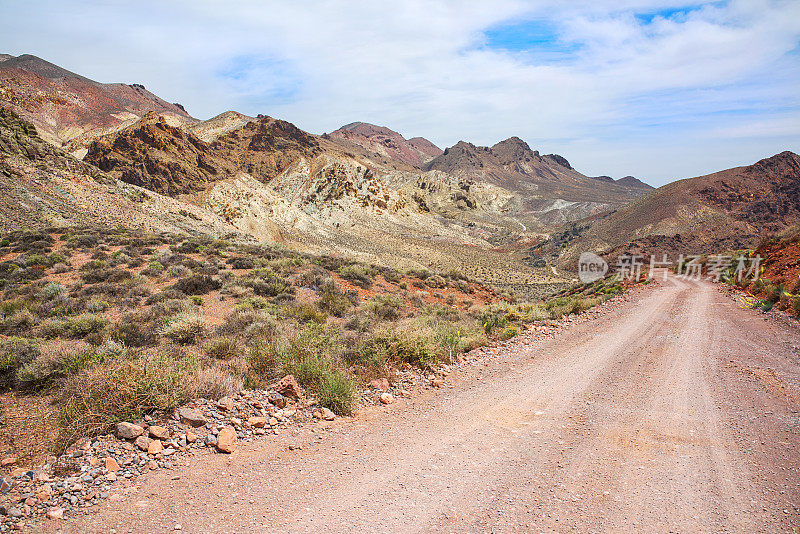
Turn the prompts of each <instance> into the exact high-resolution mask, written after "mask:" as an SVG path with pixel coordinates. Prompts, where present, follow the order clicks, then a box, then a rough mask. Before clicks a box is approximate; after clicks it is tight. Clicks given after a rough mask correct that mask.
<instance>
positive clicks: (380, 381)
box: [369, 378, 389, 391]
mask: <svg viewBox="0 0 800 534" xmlns="http://www.w3.org/2000/svg"><path fill="white" fill-rule="evenodd" d="M369 387H371V388H372V389H377V390H378V391H389V381H388V380H387V379H385V378H376V379H375V380H373V381H372V382H370V383H369Z"/></svg>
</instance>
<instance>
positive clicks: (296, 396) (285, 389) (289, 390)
mask: <svg viewBox="0 0 800 534" xmlns="http://www.w3.org/2000/svg"><path fill="white" fill-rule="evenodd" d="M275 391H277V392H278V393H280V394H281V395H283V396H284V397H288V398H290V399H293V400H300V398H301V397H303V395H305V391H303V388H301V387H300V384H298V383H297V380H295V378H294V375H286V376H284V377H283V378H281V380H280V382H278V384H277V385H276V386H275Z"/></svg>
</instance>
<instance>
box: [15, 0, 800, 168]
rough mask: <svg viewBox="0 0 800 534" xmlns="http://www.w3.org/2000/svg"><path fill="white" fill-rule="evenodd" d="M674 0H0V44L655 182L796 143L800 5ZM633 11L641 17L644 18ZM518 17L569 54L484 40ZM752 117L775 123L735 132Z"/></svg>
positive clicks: (201, 90) (91, 67) (252, 102)
mask: <svg viewBox="0 0 800 534" xmlns="http://www.w3.org/2000/svg"><path fill="white" fill-rule="evenodd" d="M675 7H678V8H680V7H681V6H680V5H678V6H676V2H666V1H656V0H640V1H636V2H625V3H620V2H611V1H610V0H598V1H588V0H587V1H585V2H584V1H572V2H566V1H558V0H552V1H544V0H542V1H530V2H525V1H521V0H519V1H516V0H501V1H499V2H485V1H466V2H465V1H457V0H452V1H439V2H429V1H422V0H404V1H395V2H376V1H374V0H372V1H366V0H362V1H347V2H344V1H341V2H334V1H330V0H328V1H319V2H312V1H294V2H282V1H277V0H275V1H256V0H252V1H245V0H238V1H232V2H224V3H223V2H212V1H197V0H195V1H191V2H190V1H180V2H155V1H150V2H140V3H138V4H137V5H136V6H135V7H134V6H132V5H129V4H126V3H108V2H99V1H98V2H75V1H60V2H54V1H45V0H39V1H32V2H26V3H11V2H8V3H7V5H3V0H0V8H2V11H3V13H4V18H3V21H2V22H0V32H2V33H0V35H2V36H3V37H0V47H3V48H5V49H6V50H4V51H8V52H11V53H17V54H19V53H33V54H36V55H39V56H42V57H44V58H46V59H49V60H51V61H53V62H55V63H57V64H60V65H62V66H65V67H67V68H71V69H73V70H75V71H77V72H79V73H81V74H85V75H88V76H90V77H93V78H95V79H99V80H101V81H127V82H133V81H136V82H140V83H144V84H145V85H147V87H148V88H149V89H151V90H153V91H154V92H156V93H157V94H159V95H160V96H162V97H164V98H166V99H168V100H172V101H179V102H181V103H183V104H184V105H186V107H187V109H188V110H189V111H190V112H192V113H193V114H195V115H196V116H199V117H201V118H206V117H209V116H212V115H215V114H217V113H220V112H222V111H225V110H227V109H238V110H240V111H243V112H246V113H265V114H269V115H272V116H278V117H281V118H285V119H287V120H290V121H292V122H295V123H297V124H298V125H299V126H300V127H302V128H305V129H307V130H310V131H314V132H322V131H331V130H332V129H335V128H336V127H338V126H340V125H342V124H344V123H347V122H351V121H354V120H364V121H369V122H376V123H379V124H385V125H387V126H390V127H392V128H395V129H397V130H399V131H401V132H402V133H404V134H406V135H409V136H411V135H423V136H426V137H428V138H430V139H432V140H433V141H435V142H437V143H439V144H442V145H449V144H452V143H454V142H455V141H457V140H459V139H466V140H470V141H473V142H477V143H483V144H490V143H494V142H497V141H498V140H500V139H503V138H506V137H509V136H511V135H518V136H520V137H522V138H524V139H527V140H529V141H530V142H531V144H532V145H535V147H537V148H541V149H542V150H543V151H558V152H561V153H563V154H564V155H565V156H567V157H568V158H569V159H570V160H571V161H572V162H573V163H574V164H575V165H576V166H577V167H578V168H580V169H582V170H584V171H585V172H587V173H589V174H614V175H617V176H621V175H624V174H629V173H633V174H636V175H638V176H641V177H643V178H645V179H649V180H651V181H652V182H654V183H663V182H664V181H666V180H669V179H674V178H680V177H685V176H688V175H692V174H697V173H698V172H701V171H707V170H710V169H708V168H707V167H708V165H709V164H711V163H713V164H715V165H716V164H720V163H721V164H722V166H726V164H725V163H724V160H725V157H726V155H727V157H728V159H729V160H730V161H731V163H732V164H733V163H741V162H740V161H739V160H740V159H741V158H742V157H748V158H751V159H753V160H755V159H758V158H759V157H763V156H765V155H769V154H771V153H774V152H778V151H780V150H783V149H786V148H789V149H793V150H800V142H798V139H797V136H796V135H795V133H794V132H796V129H794V128H793V127H792V125H793V124H797V123H798V122H800V113H799V112H798V110H800V96H798V95H800V90H799V89H800V65H799V64H798V57H800V56H798V41H799V40H800V3H797V2H780V1H769V0H750V1H743V0H734V1H731V2H728V3H723V4H720V3H718V2H714V3H709V4H708V5H701V4H699V3H698V4H697V5H687V10H686V12H685V14H683V15H676V14H674V13H673V14H672V16H666V17H665V16H659V15H658V13H663V12H662V11H661V10H664V9H670V8H675ZM32 8H38V9H32ZM32 13H36V16H33V15H32ZM642 14H644V15H647V14H655V15H654V16H652V17H651V18H652V21H649V23H648V21H643V19H642V17H641V16H640V17H637V16H636V15H642ZM525 20H539V21H546V22H547V23H548V24H550V25H551V26H552V27H553V28H554V32H555V35H556V36H557V38H558V39H559V40H560V42H559V43H558V45H559V46H563V45H567V46H572V47H574V49H575V51H574V52H572V53H570V54H567V55H566V56H565V57H563V59H562V60H560V61H557V62H552V61H551V62H547V63H545V62H541V61H537V60H536V59H535V58H536V57H537V56H536V55H535V54H534V55H529V54H525V53H515V52H509V51H506V50H502V49H498V48H492V47H490V46H486V45H487V40H486V38H485V36H484V33H483V32H484V31H486V30H487V29H489V28H492V27H496V26H498V25H501V24H504V23H508V22H509V21H525ZM543 46H548V44H547V43H545V44H544V45H543ZM756 114H757V115H756ZM751 123H760V124H780V125H783V126H781V127H779V128H775V127H760V128H749V131H750V132H752V133H751V134H750V135H749V136H747V135H745V136H744V137H743V136H741V135H732V134H731V132H737V131H738V132H740V133H743V132H746V131H748V128H747V126H746V125H747V124H751ZM713 132H716V134H714V135H711V134H712V133H713ZM721 132H728V133H727V134H722V133H721ZM767 137H768V139H767ZM748 141H749V142H748ZM773 145H774V149H770V148H769V147H770V146H773ZM764 150H766V152H764ZM676 151H683V153H684V154H686V156H685V157H682V158H680V159H679V160H678V159H677V158H675V157H674V154H675V152H676ZM642 154H647V156H646V157H642V156H640V155H642ZM710 154H714V157H710V156H707V155H710ZM692 169H697V171H696V172H695V171H692Z"/></svg>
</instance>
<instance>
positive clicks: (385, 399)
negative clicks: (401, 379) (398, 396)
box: [380, 393, 394, 404]
mask: <svg viewBox="0 0 800 534" xmlns="http://www.w3.org/2000/svg"><path fill="white" fill-rule="evenodd" d="M380 399H381V402H382V403H383V404H391V403H393V402H394V395H392V394H391V393H381V396H380Z"/></svg>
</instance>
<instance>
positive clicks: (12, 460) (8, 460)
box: [0, 456, 17, 467]
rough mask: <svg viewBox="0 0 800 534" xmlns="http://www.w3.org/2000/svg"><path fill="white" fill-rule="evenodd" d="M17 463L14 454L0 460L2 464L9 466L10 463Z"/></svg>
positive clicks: (0, 464)
mask: <svg viewBox="0 0 800 534" xmlns="http://www.w3.org/2000/svg"><path fill="white" fill-rule="evenodd" d="M15 463H17V458H16V457H14V456H9V457H8V458H3V459H2V460H0V466H3V467H8V466H9V465H14V464H15Z"/></svg>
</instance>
